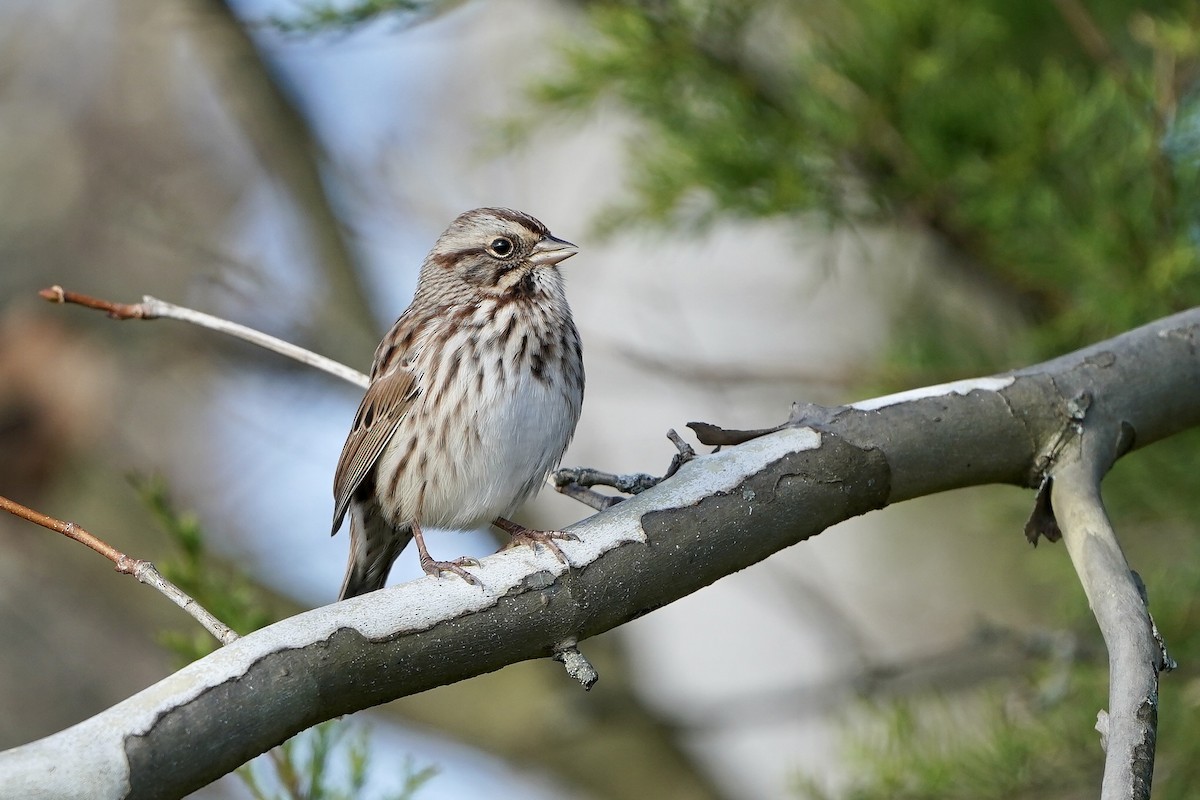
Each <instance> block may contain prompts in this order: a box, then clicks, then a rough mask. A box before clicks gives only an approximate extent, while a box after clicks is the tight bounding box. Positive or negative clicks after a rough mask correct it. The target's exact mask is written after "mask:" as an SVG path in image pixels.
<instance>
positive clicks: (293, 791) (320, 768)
mask: <svg viewBox="0 0 1200 800" xmlns="http://www.w3.org/2000/svg"><path fill="white" fill-rule="evenodd" d="M348 734H350V735H349V736H348ZM369 755H370V753H369V747H368V742H367V731H366V730H365V729H362V728H358V729H357V730H355V731H354V732H353V733H352V734H351V733H350V726H349V725H348V724H346V723H343V722H338V721H336V720H335V721H330V722H324V723H322V724H320V725H317V726H316V727H315V728H313V729H311V730H310V731H307V732H306V733H305V734H304V735H302V736H297V737H294V738H292V739H289V740H288V741H286V742H284V743H283V744H281V745H280V746H279V747H276V748H275V749H274V750H272V751H270V752H269V753H267V755H266V757H265V758H263V759H261V760H260V761H259V762H251V763H249V764H246V765H245V766H243V767H242V768H241V769H239V770H238V775H239V776H241V778H242V780H243V781H244V782H245V784H246V787H247V788H248V789H249V790H250V793H251V795H253V797H254V798H255V800H360V798H364V797H366V796H367V795H366V793H365V792H366V788H367V761H368V759H369ZM342 761H344V762H345V767H346V768H345V772H346V775H345V778H344V780H340V781H339V780H338V779H337V778H336V777H334V774H335V773H336V772H337V771H338V769H337V768H338V765H339V763H340V762H342ZM437 772H438V770H437V767H433V766H426V767H422V768H420V769H418V768H417V767H416V766H415V765H414V764H413V762H412V759H411V758H406V759H405V760H404V766H403V773H402V774H403V781H402V785H401V787H400V790H399V791H398V792H396V793H394V794H391V795H388V796H387V800H412V798H414V797H416V796H417V792H418V791H419V790H420V789H421V787H422V786H424V785H425V784H426V783H428V782H429V781H430V780H432V779H433V777H434V776H435V775H437Z"/></svg>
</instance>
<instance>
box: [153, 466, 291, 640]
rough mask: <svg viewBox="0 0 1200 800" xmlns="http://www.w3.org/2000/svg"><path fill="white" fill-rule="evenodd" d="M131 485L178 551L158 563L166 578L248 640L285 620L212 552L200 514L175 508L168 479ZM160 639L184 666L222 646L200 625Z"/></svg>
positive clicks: (166, 633) (260, 592) (239, 573)
mask: <svg viewBox="0 0 1200 800" xmlns="http://www.w3.org/2000/svg"><path fill="white" fill-rule="evenodd" d="M130 482H131V483H132V484H133V487H134V489H135V490H136V491H137V493H138V495H139V497H140V498H141V501H142V503H143V504H144V505H145V506H146V508H148V509H149V510H150V513H151V514H152V515H153V517H154V519H155V521H156V522H157V523H158V524H159V526H160V527H161V528H162V530H163V533H165V534H166V535H167V539H168V540H169V541H170V542H171V544H172V545H174V547H175V555H174V557H171V558H167V559H163V560H161V561H160V562H159V563H158V569H159V572H161V573H162V576H163V577H164V578H166V579H167V580H169V581H171V583H173V584H175V585H176V586H178V587H179V588H180V589H182V590H183V591H184V593H186V594H187V595H188V596H189V597H191V598H192V599H193V600H195V601H196V602H197V603H199V604H200V605H201V606H202V607H203V608H205V609H207V610H208V611H209V613H211V614H212V615H213V616H215V617H216V618H217V619H219V620H221V622H224V623H225V624H226V625H228V626H229V627H230V628H232V629H233V630H234V631H235V632H236V633H238V634H239V635H242V636H244V635H245V634H247V633H250V632H251V631H256V630H258V629H259V628H262V627H264V626H266V625H270V624H271V623H272V622H275V621H277V620H278V619H279V618H280V616H281V613H282V612H281V611H280V610H278V609H274V608H273V604H272V602H271V600H270V598H269V596H268V594H267V593H266V592H265V591H263V590H261V589H260V588H259V587H258V586H257V585H256V584H255V583H254V582H253V581H251V580H250V578H248V577H247V576H246V574H245V573H244V572H242V571H241V570H239V569H238V568H237V567H236V565H234V564H232V563H230V562H226V561H222V560H221V559H219V558H217V557H216V556H214V555H213V554H212V553H210V552H209V551H208V548H207V546H206V544H205V542H204V535H203V531H202V530H201V527H200V521H199V519H197V517H196V515H195V514H193V513H191V512H188V511H180V510H178V509H177V508H176V507H175V504H174V503H173V502H172V500H171V496H170V494H169V492H168V490H167V484H166V481H165V480H163V479H162V478H160V477H142V476H132V477H131V478H130ZM160 638H161V640H162V643H163V645H164V646H165V647H166V648H167V649H168V650H171V651H172V652H173V653H175V654H176V655H177V656H178V657H179V658H180V660H181V661H182V663H184V664H187V663H190V662H192V661H195V660H196V659H198V658H203V657H204V656H206V655H208V654H209V653H211V652H212V651H214V650H216V649H217V647H219V646H220V643H219V642H218V641H217V640H216V639H214V638H213V636H212V635H211V634H210V633H209V632H208V631H206V630H204V629H203V628H201V627H199V626H198V625H197V626H191V629H190V630H189V632H188V633H186V634H185V633H182V632H179V631H164V632H163V633H162V634H161V636H160Z"/></svg>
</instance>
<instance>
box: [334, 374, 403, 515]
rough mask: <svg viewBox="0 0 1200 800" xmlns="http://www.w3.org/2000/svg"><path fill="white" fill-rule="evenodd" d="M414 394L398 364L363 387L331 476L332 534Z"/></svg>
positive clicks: (393, 432) (394, 431) (385, 445)
mask: <svg viewBox="0 0 1200 800" xmlns="http://www.w3.org/2000/svg"><path fill="white" fill-rule="evenodd" d="M416 395H417V386H416V382H415V380H414V376H413V373H412V371H411V370H409V369H406V368H405V367H403V366H401V365H399V364H397V365H396V366H395V368H393V369H392V371H391V372H389V373H388V374H386V375H382V376H380V377H378V378H376V379H375V380H374V381H372V382H371V385H370V386H368V387H367V393H366V394H364V395H363V399H362V402H361V403H359V406H358V413H357V414H355V415H354V427H353V428H351V429H350V435H349V436H348V437H346V444H345V446H344V447H342V456H341V458H339V459H338V465H337V471H336V472H335V473H334V476H333V499H334V511H333V532H334V533H337V530H338V528H340V527H341V525H342V520H343V519H344V518H345V516H346V509H347V508H349V506H350V498H351V497H353V496H354V492H355V490H356V489H358V487H359V485H360V484H362V482H363V479H364V478H366V477H367V473H369V472H370V471H371V468H372V467H374V466H375V462H376V461H378V460H379V456H380V455H381V454H382V453H383V449H384V448H385V447H387V443H388V442H389V441H391V438H392V436H393V435H395V433H396V429H397V428H398V427H399V426H400V421H401V420H403V419H404V416H405V414H407V413H408V410H409V408H411V406H412V402H413V398H415V397H416Z"/></svg>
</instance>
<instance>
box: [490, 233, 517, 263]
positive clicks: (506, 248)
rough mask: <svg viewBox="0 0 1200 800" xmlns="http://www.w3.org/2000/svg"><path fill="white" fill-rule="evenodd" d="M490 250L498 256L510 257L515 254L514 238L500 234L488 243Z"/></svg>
mask: <svg viewBox="0 0 1200 800" xmlns="http://www.w3.org/2000/svg"><path fill="white" fill-rule="evenodd" d="M488 252H489V253H491V254H492V255H494V256H495V257H496V258H508V257H509V256H511V255H512V254H513V243H512V239H508V238H505V237H503V236H498V237H496V238H495V239H493V240H492V243H491V244H489V245H488Z"/></svg>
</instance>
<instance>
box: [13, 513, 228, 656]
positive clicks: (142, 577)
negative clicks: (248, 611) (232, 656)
mask: <svg viewBox="0 0 1200 800" xmlns="http://www.w3.org/2000/svg"><path fill="white" fill-rule="evenodd" d="M0 510H3V511H7V512H8V513H10V514H12V515H14V516H17V517H20V518H21V519H25V520H29V521H30V522H32V523H34V524H35V525H41V526H42V527H43V528H49V529H50V530H52V531H57V532H58V533H61V534H62V535H63V536H66V537H67V538H69V539H74V540H75V541H77V542H79V543H80V544H83V545H85V546H87V547H89V548H91V549H92V550H95V551H96V552H97V553H99V554H100V555H102V556H104V557H105V558H107V559H108V560H109V561H111V562H113V564H114V565H116V570H117V572H121V573H124V574H126V575H132V576H133V577H135V578H137V579H138V581H139V582H141V583H144V584H146V585H148V586H153V587H154V588H155V589H157V590H158V591H160V592H162V593H163V594H164V595H166V597H167V598H168V599H169V600H170V601H171V602H172V603H174V604H175V605H177V606H179V607H180V608H182V609H183V610H184V611H186V612H187V613H188V614H191V615H192V617H193V618H195V620H196V621H197V622H199V623H200V624H201V625H203V626H204V628H205V630H207V631H208V632H209V633H211V634H212V635H213V636H215V637H216V638H217V641H219V642H220V643H221V644H229V643H230V642H232V641H234V640H236V639H237V638H238V635H237V634H236V633H234V632H233V630H232V629H230V627H229V626H228V625H226V624H225V623H223V622H221V621H220V620H219V619H217V618H216V617H214V616H213V615H212V614H210V613H209V612H208V611H207V610H206V609H205V608H204V607H203V606H201V605H200V604H199V603H197V602H196V601H195V600H193V599H192V598H191V597H189V596H188V595H187V594H186V593H185V592H184V591H183V590H182V589H180V588H179V587H178V586H176V585H175V584H173V583H171V582H170V581H169V580H167V579H166V578H164V577H163V576H162V574H161V573H160V572H159V571H158V570H157V569H156V568H155V566H154V565H153V564H151V563H150V562H149V561H143V560H142V559H140V558H130V557H129V556H127V555H125V554H124V553H122V552H121V551H120V550H118V549H117V548H115V547H113V546H112V545H111V544H109V543H108V542H106V541H104V540H103V539H100V538H98V537H96V536H94V535H93V534H91V533H89V532H88V531H86V530H84V529H83V528H81V527H79V526H78V525H76V524H75V523H74V522H64V521H63V520H61V519H56V518H55V517H51V516H47V515H46V514H42V513H41V512H39V511H34V510H33V509H32V508H29V507H28V506H23V505H21V504H20V503H18V502H16V501H14V500H10V499H8V498H7V497H3V496H0Z"/></svg>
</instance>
